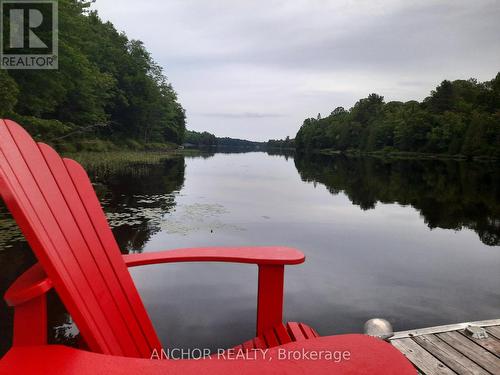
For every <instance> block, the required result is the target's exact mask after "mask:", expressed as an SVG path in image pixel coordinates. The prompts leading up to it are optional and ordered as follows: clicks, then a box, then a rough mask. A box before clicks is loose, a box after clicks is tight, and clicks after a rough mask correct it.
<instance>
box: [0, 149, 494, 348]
mask: <svg viewBox="0 0 500 375" xmlns="http://www.w3.org/2000/svg"><path fill="white" fill-rule="evenodd" d="M88 168H90V170H91V171H90V174H91V176H92V179H93V181H95V182H96V190H97V191H98V194H99V196H100V199H101V201H102V202H103V205H104V207H105V210H106V212H107V213H108V216H109V219H110V222H111V224H112V226H113V227H114V232H115V234H116V236H117V239H118V242H119V243H120V246H121V248H122V250H123V252H124V253H127V252H143V251H144V252H148V251H155V250H163V249H171V248H178V247H197V246H263V245H283V246H292V247H297V248H299V249H301V250H303V251H304V253H305V254H306V258H307V259H306V263H305V264H303V265H299V266H289V267H287V269H286V274H285V290H286V292H285V319H286V320H292V321H294V320H298V321H303V322H306V323H309V324H311V325H313V326H314V327H315V328H316V329H317V330H318V331H319V332H320V333H321V334H323V335H328V334H335V333H343V332H360V331H362V327H363V323H364V322H365V321H366V320H367V319H370V318H372V317H385V318H386V319H388V320H390V321H391V322H392V324H393V325H394V327H395V329H396V330H404V329H410V328H418V327H423V326H429V325H438V324H447V323H452V322H462V321H469V320H482V319H493V318H499V317H500V247H499V244H500V182H499V173H498V165H492V164H474V163H463V162H454V161H448V162H444V161H402V160H401V161H383V160H379V159H370V158H357V159H347V158H342V157H318V156H316V157H295V158H294V157H292V156H282V155H269V154H266V153H262V152H251V153H231V154H223V153H216V154H206V155H203V156H202V157H182V156H180V157H175V158H169V159H165V160H161V161H157V162H154V163H153V162H151V163H137V164H127V165H126V166H125V167H123V166H122V167H120V168H118V167H117V168H114V167H109V168H108V167H107V168H103V167H95V168H92V166H88ZM0 228H1V230H0V271H1V274H0V289H1V291H2V292H3V291H5V289H6V288H7V287H8V285H9V284H10V283H11V282H12V281H13V280H14V279H15V277H16V276H17V275H19V274H20V273H21V272H22V271H23V270H24V269H26V268H27V267H28V266H29V265H30V264H32V263H33V262H34V259H33V256H32V255H31V251H30V250H29V248H28V247H27V245H26V244H24V243H23V241H22V240H20V236H19V234H18V232H17V229H16V227H15V226H14V225H13V224H12V222H11V220H10V218H9V217H8V215H7V214H6V212H5V209H4V208H3V207H0ZM132 276H133V278H134V280H135V282H136V284H137V286H138V289H139V291H140V293H141V295H142V297H143V299H144V302H145V304H146V306H147V309H148V311H149V313H150V315H151V318H152V320H153V323H154V325H155V327H156V329H157V331H158V333H159V336H160V338H161V339H162V341H163V343H164V345H165V346H166V347H180V348H189V347H208V348H212V349H214V348H218V347H229V346H231V345H235V344H238V343H240V342H243V341H244V340H246V339H248V338H250V337H252V336H253V335H254V330H255V313H256V289H257V268H256V266H249V265H231V264H216V263H207V264H186V263H182V264H168V265H158V266H148V267H143V268H137V269H133V270H132ZM49 302H50V316H51V318H50V325H51V332H52V333H51V341H52V342H63V343H71V342H73V341H74V339H75V335H76V334H77V330H76V328H75V327H74V325H73V324H72V323H71V320H70V318H69V317H68V316H67V314H66V313H65V311H64V308H63V307H62V306H61V304H60V303H59V302H58V300H57V298H56V297H55V296H51V298H50V300H49ZM0 313H1V320H0V325H1V326H0V329H1V339H0V345H1V346H0V349H1V351H2V352H4V351H5V350H6V349H7V348H8V347H9V346H10V342H11V341H10V340H11V337H10V335H11V331H12V314H11V311H10V310H9V309H8V308H7V307H6V306H5V305H4V304H3V305H1V309H0Z"/></svg>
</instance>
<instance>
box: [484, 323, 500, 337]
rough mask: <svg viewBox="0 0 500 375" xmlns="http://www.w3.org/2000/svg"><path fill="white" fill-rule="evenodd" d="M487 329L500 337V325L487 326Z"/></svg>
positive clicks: (491, 333)
mask: <svg viewBox="0 0 500 375" xmlns="http://www.w3.org/2000/svg"><path fill="white" fill-rule="evenodd" d="M485 329H486V332H488V333H489V334H490V335H493V336H495V337H496V338H497V339H500V326H493V327H487V328H485Z"/></svg>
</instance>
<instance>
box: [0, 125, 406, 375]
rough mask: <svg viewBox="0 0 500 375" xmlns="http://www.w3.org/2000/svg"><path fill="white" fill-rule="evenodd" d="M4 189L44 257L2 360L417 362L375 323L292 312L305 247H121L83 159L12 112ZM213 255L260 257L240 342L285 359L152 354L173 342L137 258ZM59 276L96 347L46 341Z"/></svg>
mask: <svg viewBox="0 0 500 375" xmlns="http://www.w3.org/2000/svg"><path fill="white" fill-rule="evenodd" d="M0 193H1V196H2V198H3V200H4V201H5V203H6V205H7V207H8V208H9V210H10V212H11V213H12V215H13V217H14V219H15V220H16V222H17V223H18V225H19V227H20V228H21V230H22V232H23V234H24V236H25V237H26V239H27V240H28V242H29V244H30V246H31V248H32V250H33V252H34V253H35V255H36V257H37V259H38V261H39V263H37V264H36V265H35V266H33V267H32V268H31V269H29V270H28V271H26V272H25V273H24V274H23V275H21V276H20V277H19V278H18V279H17V280H16V281H15V282H14V284H13V285H12V286H11V287H10V288H9V289H8V291H7V293H6V294H5V299H6V301H7V303H8V304H9V305H10V306H13V307H14V337H13V348H12V349H11V350H10V351H9V353H8V354H7V355H6V356H5V357H4V358H3V359H2V360H1V361H0V372H2V371H7V372H5V373H10V372H9V371H11V372H14V371H16V372H17V373H37V374H38V373H49V372H50V373H61V374H63V373H64V374H66V373H68V374H70V373H87V372H88V373H92V374H95V373H117V374H118V373H120V374H128V373H130V374H132V373H139V372H140V373H143V374H144V373H155V374H157V373H163V372H168V373H177V372H181V373H187V374H189V373H199V372H200V371H203V372H204V373H212V372H213V373H233V372H236V371H238V372H240V373H250V372H251V373H259V372H260V373H275V372H276V371H279V372H285V371H286V372H290V373H299V372H301V371H308V372H311V371H310V370H311V369H315V370H314V371H313V373H319V372H324V373H332V372H333V371H334V370H336V369H337V370H339V371H342V372H340V373H359V374H364V373H370V374H375V373H380V374H382V373H383V374H406V373H412V374H413V373H415V371H414V370H413V368H412V366H411V365H410V364H409V362H408V361H406V359H405V358H404V357H403V356H402V355H401V354H400V353H399V352H398V351H397V350H396V349H394V348H393V347H392V346H391V345H389V344H387V343H385V342H383V341H381V340H378V339H374V338H371V337H368V336H364V335H341V336H332V337H321V338H320V337H318V336H319V335H318V334H317V332H316V331H315V330H314V329H312V328H310V327H309V326H308V325H306V324H303V323H293V322H292V323H288V324H283V322H282V307H283V277H284V266H285V265H293V264H299V263H302V262H303V261H304V259H305V258H304V255H303V254H302V253H301V252H300V251H298V250H295V249H292V248H284V247H240V248H197V249H177V250H168V251H161V252H156V253H143V254H132V255H122V254H121V252H120V250H119V248H118V245H117V243H116V241H115V238H114V236H113V234H112V231H111V229H110V227H109V225H108V223H107V220H106V217H105V215H104V212H103V210H102V208H101V206H100V204H99V201H98V199H97V197H96V194H95V192H94V189H93V187H92V184H91V182H90V180H89V178H88V176H87V174H86V172H85V171H84V169H83V168H82V167H81V166H80V165H79V164H78V163H77V162H75V161H73V160H70V159H62V158H61V157H60V156H59V155H58V154H57V153H56V152H55V151H54V150H53V149H52V148H51V147H49V146H47V145H46V144H43V143H35V142H34V141H33V139H32V138H31V137H30V136H29V134H28V133H27V132H26V131H25V130H24V129H23V128H22V127H21V126H19V125H18V124H16V123H14V122H12V121H10V120H0ZM207 261H210V262H237V263H249V264H256V265H258V301H257V337H256V338H254V339H251V340H249V341H247V342H245V343H243V344H242V345H239V346H238V348H240V349H245V350H246V349H253V348H272V349H271V351H270V352H269V353H270V354H269V355H270V356H271V357H272V356H274V357H275V358H276V359H278V360H276V361H274V362H273V361H270V360H269V359H268V358H259V359H256V360H254V361H249V360H229V359H225V358H217V359H215V358H213V360H202V361H193V360H185V361H155V360H151V359H149V358H151V355H152V353H153V351H154V350H155V349H156V350H157V351H160V350H161V348H162V346H161V343H160V340H159V339H158V336H157V334H156V332H155V330H154V328H153V325H152V323H151V321H150V319H149V317H148V314H147V312H146V309H145V307H144V305H143V303H142V301H141V298H140V296H139V293H138V291H137V289H136V287H135V285H134V282H133V280H132V278H131V276H130V273H129V271H128V267H135V266H143V265H148V264H158V263H171V262H207ZM52 288H54V289H55V291H56V292H57V294H58V295H59V297H60V299H61V300H62V302H63V303H64V305H65V307H66V308H67V310H68V312H69V313H70V314H71V316H72V317H73V319H74V321H75V323H76V325H77V326H78V329H79V330H80V333H81V337H82V339H83V341H84V343H83V344H84V345H83V347H84V348H85V351H84V350H79V349H72V348H67V347H64V346H59V345H47V312H46V293H47V292H48V291H49V290H50V289H52ZM283 348H285V349H286V348H288V349H287V350H296V349H301V350H319V349H323V350H341V349H342V350H348V351H350V352H351V353H352V354H351V355H352V357H351V358H350V360H346V361H343V362H342V363H336V362H332V361H326V360H316V361H310V360H309V361H307V359H304V360H302V361H297V360H296V359H293V358H292V359H290V358H288V359H283V360H279V359H280V358H278V357H279V356H278V354H279V349H283ZM125 357H129V358H125ZM20 358H23V360H22V361H21V360H20ZM41 369H42V370H41ZM40 371H42V372H40ZM44 371H45V372H44ZM85 371H86V372H85Z"/></svg>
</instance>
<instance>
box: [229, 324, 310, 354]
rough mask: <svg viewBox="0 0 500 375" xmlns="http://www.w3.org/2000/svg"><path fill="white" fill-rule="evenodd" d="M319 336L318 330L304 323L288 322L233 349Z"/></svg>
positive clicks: (247, 348) (273, 345) (250, 348)
mask: <svg viewBox="0 0 500 375" xmlns="http://www.w3.org/2000/svg"><path fill="white" fill-rule="evenodd" d="M315 337H319V334H318V332H316V331H315V330H314V329H313V328H311V327H309V326H308V325H307V324H305V323H297V322H288V323H286V324H283V323H281V324H279V325H277V326H275V327H273V329H271V330H268V331H266V332H265V333H264V334H263V335H260V336H257V337H255V338H253V339H251V340H248V341H245V342H244V343H243V344H240V345H237V346H235V347H234V348H232V349H233V350H252V349H268V348H273V347H275V346H279V345H284V344H288V343H290V342H295V341H303V340H308V339H312V338H315Z"/></svg>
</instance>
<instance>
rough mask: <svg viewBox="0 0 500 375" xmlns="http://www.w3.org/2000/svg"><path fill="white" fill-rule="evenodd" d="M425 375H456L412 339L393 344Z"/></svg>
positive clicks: (393, 342) (397, 341)
mask: <svg viewBox="0 0 500 375" xmlns="http://www.w3.org/2000/svg"><path fill="white" fill-rule="evenodd" d="M391 343H392V345H394V346H395V347H396V348H397V349H398V350H399V351H400V352H402V353H403V354H404V355H405V356H406V357H407V358H408V359H409V360H410V362H412V363H413V364H414V365H415V367H417V368H418V370H419V371H420V372H422V373H423V374H425V375H454V374H455V372H454V371H452V370H451V369H450V368H448V367H446V365H445V364H444V363H442V362H441V361H440V360H438V359H437V358H436V357H434V356H433V355H432V354H430V353H429V352H428V351H426V350H425V349H424V348H422V347H421V346H420V345H418V344H417V343H416V342H415V341H413V340H412V339H410V338H404V339H399V340H394V341H392V342H391Z"/></svg>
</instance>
